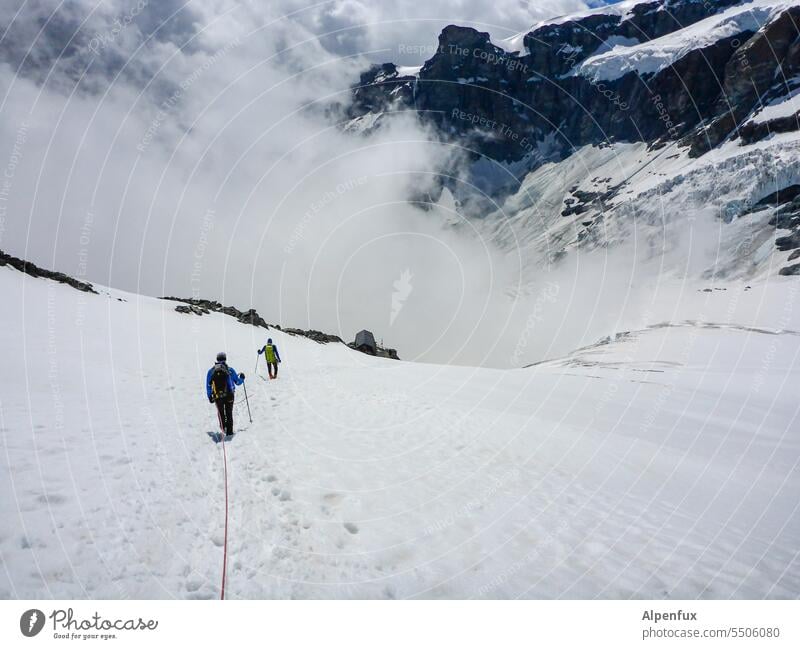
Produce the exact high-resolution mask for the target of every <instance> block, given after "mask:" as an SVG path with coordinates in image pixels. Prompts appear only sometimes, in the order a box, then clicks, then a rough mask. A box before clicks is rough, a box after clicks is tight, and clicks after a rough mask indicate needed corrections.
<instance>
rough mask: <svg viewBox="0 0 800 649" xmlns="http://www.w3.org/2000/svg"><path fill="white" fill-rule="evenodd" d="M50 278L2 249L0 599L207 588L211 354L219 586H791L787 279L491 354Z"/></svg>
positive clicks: (749, 589)
mask: <svg viewBox="0 0 800 649" xmlns="http://www.w3.org/2000/svg"><path fill="white" fill-rule="evenodd" d="M62 281H63V278H60V277H53V278H52V279H51V278H49V277H32V276H30V275H27V274H23V273H21V272H19V270H17V268H14V267H12V266H10V265H6V266H2V267H0V293H1V294H2V295H3V301H4V305H5V307H6V308H4V309H3V310H2V313H0V344H2V348H3V350H4V351H5V356H4V361H5V371H4V372H3V373H2V378H0V394H2V401H1V402H0V431H1V432H2V440H3V447H4V452H3V453H2V454H0V489H1V490H2V493H3V494H4V497H3V498H2V500H0V556H1V557H2V563H3V570H2V571H0V597H3V598H11V597H14V598H26V599H40V598H50V597H53V598H84V597H95V598H170V597H175V598H201V599H206V598H216V597H219V595H220V585H221V578H222V569H223V545H224V538H225V537H224V521H225V516H224V514H225V492H224V483H223V475H224V473H223V448H222V446H221V445H220V444H218V443H216V442H215V440H214V438H213V436H214V434H215V432H216V430H217V422H216V417H215V415H214V411H213V407H212V406H211V405H210V404H209V403H208V402H207V400H206V396H205V390H204V377H205V372H206V369H207V368H208V367H209V365H210V364H211V363H212V362H213V359H214V356H215V354H216V352H218V351H219V350H220V349H225V350H226V351H227V353H228V359H229V361H230V363H231V365H232V366H233V367H235V368H236V369H237V370H238V371H242V372H244V373H245V374H246V375H247V379H246V386H247V392H248V397H249V403H250V408H251V410H252V417H253V423H252V424H250V423H249V422H248V419H247V414H246V413H247V410H246V407H245V404H244V403H242V398H243V396H244V395H243V393H242V390H241V388H240V389H239V391H238V392H237V396H238V400H239V403H238V405H236V406H235V409H236V422H237V423H236V429H237V430H238V432H237V434H236V435H235V436H234V437H233V438H232V439H231V440H229V441H227V442H226V443H225V457H226V458H227V471H228V494H229V504H230V511H229V528H228V555H227V556H228V564H227V588H226V597H228V598H261V597H336V598H345V597H357V598H401V597H402V598H406V597H422V598H435V597H450V598H499V597H537V598H576V597H581V598H590V597H605V598H615V597H624V598H695V597H701V598H727V597H739V598H744V597H747V598H761V597H795V596H796V595H797V593H798V592H800V575H799V574H798V571H797V569H796V552H797V548H798V545H800V516H799V515H798V510H797V506H796V505H797V493H798V489H800V472H798V463H799V462H800V438H798V431H800V426H798V425H797V422H798V410H799V409H798V402H797V395H796V387H797V385H798V381H800V363H798V354H800V319H799V318H798V315H797V313H798V311H797V309H792V308H791V304H792V301H793V300H795V297H796V293H797V287H796V285H795V284H794V279H793V278H785V277H773V278H770V279H769V280H768V281H764V282H761V283H759V284H758V285H756V286H754V287H753V288H752V289H747V288H745V287H741V288H740V289H739V290H738V291H737V292H736V294H735V295H734V294H733V291H732V290H730V291H723V290H713V291H712V290H709V291H707V292H703V291H699V292H698V291H694V292H688V293H686V294H685V295H684V297H683V299H682V300H681V305H682V308H683V309H684V311H683V313H675V314H673V317H672V318H671V319H668V320H664V321H662V322H660V323H659V324H658V325H657V326H648V327H645V328H643V329H642V330H638V331H630V332H624V333H622V332H621V333H620V334H619V335H617V336H615V337H614V338H613V339H607V340H604V341H601V342H599V343H598V344H596V345H593V346H591V347H589V348H585V349H581V350H577V351H575V352H574V353H572V354H569V355H567V356H565V357H564V358H561V359H557V360H552V361H549V362H546V363H542V364H539V365H536V366H533V367H530V368H525V369H516V370H493V369H481V368H469V367H456V366H442V365H432V364H420V363H407V362H402V361H394V360H388V359H380V358H372V357H370V356H366V355H364V354H360V353H358V352H355V351H353V350H351V349H349V348H348V347H346V346H345V345H343V344H341V343H330V344H318V343H316V342H314V341H312V340H309V339H307V338H304V337H298V336H291V335H288V334H286V333H284V332H281V331H279V330H277V329H270V330H267V329H264V328H263V327H260V326H254V325H253V324H249V323H246V322H240V321H238V320H237V319H236V318H235V317H231V316H229V315H226V314H224V313H218V312H210V313H205V314H202V315H197V314H196V313H193V312H191V310H189V313H186V312H183V313H182V312H178V311H176V303H175V302H174V301H168V300H161V299H155V298H150V297H144V296H140V295H135V294H131V293H125V292H121V291H117V290H112V289H107V288H104V287H101V286H98V285H95V286H93V287H88V290H87V287H85V285H84V288H81V286H77V287H74V286H70V285H68V284H65V283H62ZM76 288H79V289H81V290H76ZM678 288H680V287H678ZM683 289H684V290H685V286H684V287H683ZM177 306H178V307H180V305H179V304H178V305H177ZM181 310H182V311H186V309H181ZM698 313H702V314H704V317H703V319H697V318H696V317H689V316H688V315H687V314H698ZM267 335H269V336H271V337H272V338H274V339H275V341H276V342H277V344H278V345H279V347H280V349H281V355H282V357H283V361H284V362H283V363H282V365H281V369H280V377H279V379H278V380H277V381H266V380H265V378H264V376H265V374H264V368H263V362H262V366H261V368H259V369H258V371H257V372H254V371H253V365H254V364H255V360H256V358H257V356H256V353H255V350H256V349H257V348H258V347H259V346H260V345H262V344H263V342H264V339H265V337H266V336H267Z"/></svg>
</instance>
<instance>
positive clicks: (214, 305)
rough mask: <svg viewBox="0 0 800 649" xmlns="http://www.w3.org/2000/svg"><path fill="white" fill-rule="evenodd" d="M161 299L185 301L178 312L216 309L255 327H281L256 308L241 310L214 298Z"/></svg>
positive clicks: (204, 312) (217, 311)
mask: <svg viewBox="0 0 800 649" xmlns="http://www.w3.org/2000/svg"><path fill="white" fill-rule="evenodd" d="M161 299H162V300H171V301H173V302H183V303H184V304H181V305H179V306H176V307H175V310H176V311H177V312H178V313H187V314H194V315H205V314H208V313H211V312H212V311H214V312H216V313H224V314H225V315H229V316H231V317H233V318H236V319H237V320H238V321H239V322H241V323H242V324H249V325H253V326H254V327H263V328H264V329H269V328H270V327H273V328H276V329H280V327H277V326H276V325H268V324H267V322H266V321H265V320H264V318H262V317H261V316H260V315H258V313H257V312H256V310H255V309H249V310H248V311H239V309H237V308H236V307H233V306H223V305H222V304H220V303H219V302H215V301H213V300H201V299H196V298H180V297H162V298H161Z"/></svg>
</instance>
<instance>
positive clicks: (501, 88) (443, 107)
mask: <svg viewBox="0 0 800 649" xmlns="http://www.w3.org/2000/svg"><path fill="white" fill-rule="evenodd" d="M798 88H800V6H798V5H797V3H793V2H780V1H776V0H750V1H746V2H739V1H725V2H714V3H710V2H697V1H695V0H660V1H657V2H628V3H619V4H615V5H610V6H608V7H604V8H602V9H598V10H595V11H593V12H588V13H583V14H577V15H574V16H565V17H563V18H561V19H557V20H553V21H547V22H546V23H544V24H539V25H536V26H534V27H533V28H532V29H531V30H530V31H529V32H527V33H526V34H524V35H520V36H518V37H515V38H512V39H510V40H508V39H507V40H506V41H498V44H495V43H493V42H492V40H491V37H490V35H489V34H488V33H484V32H478V31H476V30H474V29H471V28H463V27H457V26H449V27H447V28H445V29H444V30H443V31H442V33H441V36H440V37H439V44H438V49H437V52H436V53H435V54H434V56H433V57H431V58H430V59H429V60H428V61H427V62H426V63H425V64H424V65H423V66H422V67H421V68H420V69H419V70H418V71H413V70H403V69H398V68H396V67H395V66H394V65H393V64H391V63H388V64H384V65H382V66H374V67H373V68H371V69H370V70H369V71H367V72H365V73H364V74H363V75H362V77H361V81H360V83H359V84H358V85H357V86H356V87H355V88H354V89H353V103H352V105H351V106H350V107H349V109H348V110H349V112H348V115H347V118H348V120H347V122H346V125H345V128H346V129H348V130H351V131H363V132H367V133H368V132H371V131H373V130H374V129H377V128H381V125H382V124H384V123H385V122H386V120H391V119H392V118H393V116H394V114H395V113H396V112H398V111H399V112H402V113H408V112H409V111H414V112H416V114H417V115H418V119H419V120H420V121H422V122H423V123H425V124H428V125H429V126H430V127H431V129H432V131H433V133H434V134H435V136H436V137H438V138H440V139H441V140H442V141H443V142H444V143H448V144H449V145H451V146H452V147H453V148H454V150H458V151H459V155H460V160H459V162H461V166H460V167H459V169H460V171H459V172H458V173H454V172H453V171H452V169H450V170H448V171H449V175H450V177H449V178H446V179H445V180H444V181H443V182H442V185H443V186H445V187H447V188H448V190H449V191H450V192H451V193H452V194H453V195H454V197H455V205H456V206H457V208H458V209H459V210H460V211H461V213H462V214H463V215H465V216H467V217H469V218H475V217H477V218H478V219H479V220H480V222H481V224H482V226H485V227H486V228H487V229H488V230H489V231H492V230H493V229H494V230H496V231H497V233H498V237H499V238H500V239H502V238H505V239H507V240H509V241H510V240H512V239H513V241H514V242H515V244H514V245H516V242H518V241H520V240H522V241H523V242H527V246H526V247H525V248H524V249H523V250H524V254H523V258H524V261H525V264H526V266H527V267H528V268H529V272H530V274H531V275H532V276H534V275H536V274H537V273H540V272H541V269H542V268H543V267H545V266H547V265H548V264H551V263H553V262H554V261H557V260H563V259H564V258H566V259H567V260H569V259H571V257H570V256H569V255H570V253H574V252H575V251H577V250H585V251H591V250H596V249H597V248H605V247H611V248H613V247H616V246H619V245H620V244H623V243H626V242H630V241H632V240H633V239H634V238H635V237H634V232H636V233H637V236H638V241H640V242H643V243H644V244H645V245H644V248H645V249H650V250H651V251H652V252H647V253H646V254H645V260H647V259H650V260H652V259H654V258H655V257H656V256H657V251H661V250H663V251H666V252H668V253H669V254H668V255H667V256H666V258H665V259H662V261H661V270H662V272H665V273H667V274H673V275H674V274H682V275H683V276H687V273H688V276H690V277H693V278H700V277H715V278H717V279H730V278H753V277H758V276H766V275H771V274H775V273H778V272H780V273H783V274H796V273H799V272H800V264H798V263H796V262H795V263H792V262H794V261H795V260H796V259H797V250H798V249H800V232H799V231H798V229H797V226H798V223H799V222H800V203H799V202H796V201H794V199H795V197H796V196H797V189H798V187H800V179H799V178H798V171H797V170H798V165H797V160H798V141H799V140H800V133H798V129H800V104H798V94H797V93H798ZM456 165H457V163H456V162H454V168H455V167H456ZM454 176H455V177H454ZM432 198H433V200H434V201H436V200H438V197H437V196H435V195H434V196H433V197H432ZM479 227H480V226H479ZM691 230H693V231H694V234H695V235H697V234H698V232H700V231H702V234H703V236H702V237H700V238H698V237H697V236H695V237H694V244H695V249H694V250H693V251H691V252H689V249H688V247H687V246H688V243H687V239H686V234H687V232H688V231H691ZM770 241H771V242H772V244H770V243H769V242H770ZM698 245H699V246H700V247H702V248H706V249H707V250H706V251H705V252H704V253H703V254H701V253H699V252H698V251H697V247H698ZM573 257H574V255H573ZM572 261H573V262H574V261H575V260H574V258H573V259H572Z"/></svg>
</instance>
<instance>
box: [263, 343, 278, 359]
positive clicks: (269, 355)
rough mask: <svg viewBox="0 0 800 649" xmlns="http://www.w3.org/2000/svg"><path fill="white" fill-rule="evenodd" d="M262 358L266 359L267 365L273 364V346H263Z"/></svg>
mask: <svg viewBox="0 0 800 649" xmlns="http://www.w3.org/2000/svg"><path fill="white" fill-rule="evenodd" d="M264 356H266V358H267V363H274V362H275V346H274V345H264Z"/></svg>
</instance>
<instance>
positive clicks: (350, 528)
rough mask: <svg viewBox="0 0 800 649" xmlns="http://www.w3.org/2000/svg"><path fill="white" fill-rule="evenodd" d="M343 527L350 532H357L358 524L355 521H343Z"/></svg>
mask: <svg viewBox="0 0 800 649" xmlns="http://www.w3.org/2000/svg"><path fill="white" fill-rule="evenodd" d="M344 529H346V530H347V531H348V532H350V534H358V526H357V525H356V524H355V523H345V524H344Z"/></svg>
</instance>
